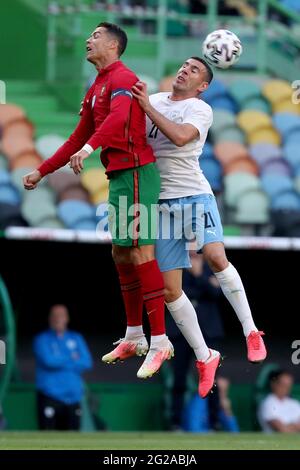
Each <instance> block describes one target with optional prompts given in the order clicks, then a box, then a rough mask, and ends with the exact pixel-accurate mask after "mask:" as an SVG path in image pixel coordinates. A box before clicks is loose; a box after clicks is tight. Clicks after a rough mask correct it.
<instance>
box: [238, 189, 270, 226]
mask: <svg viewBox="0 0 300 470" xmlns="http://www.w3.org/2000/svg"><path fill="white" fill-rule="evenodd" d="M268 221H269V199H268V197H267V195H266V194H265V193H264V192H263V191H261V190H259V189H256V190H251V191H247V192H245V193H243V194H241V195H240V196H239V198H238V201H237V205H236V212H235V213H234V222H235V223H239V224H266V223H268Z"/></svg>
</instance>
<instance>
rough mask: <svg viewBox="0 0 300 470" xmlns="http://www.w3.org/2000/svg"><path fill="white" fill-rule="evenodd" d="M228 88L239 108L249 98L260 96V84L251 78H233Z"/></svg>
mask: <svg viewBox="0 0 300 470" xmlns="http://www.w3.org/2000/svg"><path fill="white" fill-rule="evenodd" d="M228 90H229V92H230V94H231V96H232V97H233V98H234V99H235V101H236V102H237V103H238V104H239V106H240V107H241V108H243V107H244V104H245V103H247V101H249V100H250V99H252V98H257V97H259V96H260V86H259V85H258V84H257V83H256V82H255V81H253V80H246V79H245V80H240V79H239V80H234V81H233V82H232V83H231V84H230V85H229V88H228ZM255 109H256V108H255Z"/></svg>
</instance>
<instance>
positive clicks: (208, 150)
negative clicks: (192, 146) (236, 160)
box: [0, 141, 214, 168]
mask: <svg viewBox="0 0 300 470" xmlns="http://www.w3.org/2000/svg"><path fill="white" fill-rule="evenodd" d="M199 158H200V159H201V160H202V159H204V158H214V149H213V146H212V145H211V144H210V143H209V142H207V141H206V142H205V144H204V147H203V150H202V154H201V155H200V157H199ZM0 161H1V160H0ZM0 168H1V163H0Z"/></svg>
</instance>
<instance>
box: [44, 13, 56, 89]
mask: <svg viewBox="0 0 300 470" xmlns="http://www.w3.org/2000/svg"><path fill="white" fill-rule="evenodd" d="M55 62H56V15H55V14H53V13H50V12H49V6H48V14H47V71H46V80H47V82H48V83H53V82H54V80H55Z"/></svg>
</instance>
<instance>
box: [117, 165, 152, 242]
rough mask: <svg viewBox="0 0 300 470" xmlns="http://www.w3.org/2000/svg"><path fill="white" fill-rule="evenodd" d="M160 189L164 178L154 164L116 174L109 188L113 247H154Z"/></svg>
mask: <svg viewBox="0 0 300 470" xmlns="http://www.w3.org/2000/svg"><path fill="white" fill-rule="evenodd" d="M159 190H160V177H159V173H158V170H157V168H156V166H155V165H154V164H148V165H144V166H142V167H138V168H133V169H129V170H124V171H119V172H115V173H114V174H113V175H112V177H111V179H110V185H109V229H110V232H111V234H112V239H113V244H115V245H119V246H141V245H153V244H154V242H155V238H156V234H157V202H158V196H159Z"/></svg>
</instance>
